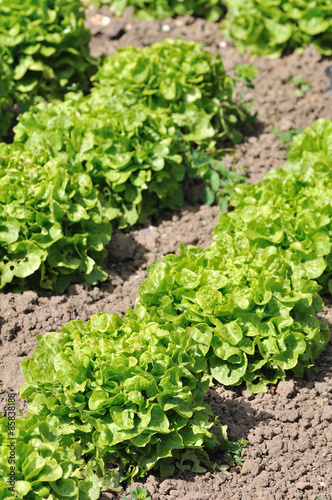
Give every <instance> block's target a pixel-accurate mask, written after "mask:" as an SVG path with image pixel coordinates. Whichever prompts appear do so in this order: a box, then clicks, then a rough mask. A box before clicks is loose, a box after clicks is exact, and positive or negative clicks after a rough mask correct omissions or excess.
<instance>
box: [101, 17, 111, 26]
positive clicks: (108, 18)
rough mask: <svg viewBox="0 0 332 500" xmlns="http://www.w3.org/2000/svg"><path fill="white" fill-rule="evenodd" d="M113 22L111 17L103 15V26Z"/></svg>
mask: <svg viewBox="0 0 332 500" xmlns="http://www.w3.org/2000/svg"><path fill="white" fill-rule="evenodd" d="M110 22H111V18H110V17H108V16H103V17H102V20H101V24H102V25H103V26H107V25H108V24H109V23H110Z"/></svg>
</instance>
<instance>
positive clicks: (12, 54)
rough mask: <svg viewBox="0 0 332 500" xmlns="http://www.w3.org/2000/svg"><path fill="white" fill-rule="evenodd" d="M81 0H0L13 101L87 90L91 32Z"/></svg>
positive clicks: (0, 30) (0, 31) (0, 41)
mask: <svg viewBox="0 0 332 500" xmlns="http://www.w3.org/2000/svg"><path fill="white" fill-rule="evenodd" d="M84 22H85V16H84V12H83V10H82V4H81V2H80V1H79V0H47V1H44V0H13V1H11V2H10V4H9V3H8V2H7V0H0V46H2V47H6V48H7V49H8V52H9V60H8V61H9V63H10V65H11V66H12V68H13V70H14V81H15V89H14V90H15V94H14V95H15V100H17V101H19V102H21V103H24V102H26V101H28V102H29V101H30V100H31V98H32V97H33V96H36V95H42V96H45V97H49V96H50V95H51V96H57V95H61V93H63V92H64V91H65V90H66V89H67V87H68V86H70V85H74V86H77V87H82V88H86V87H87V84H88V78H87V71H88V68H89V66H91V63H92V60H91V59H90V57H89V47H88V44H89V39H90V34H89V31H88V30H87V29H86V28H85V26H84Z"/></svg>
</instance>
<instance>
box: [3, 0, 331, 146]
mask: <svg viewBox="0 0 332 500" xmlns="http://www.w3.org/2000/svg"><path fill="white" fill-rule="evenodd" d="M88 4H93V5H96V6H100V5H102V4H106V5H109V6H110V7H111V9H112V10H113V12H115V14H118V15H120V14H121V13H123V11H124V9H125V8H126V7H127V6H133V7H134V8H135V15H136V16H138V17H143V18H150V19H151V18H165V17H167V16H174V15H184V14H194V15H195V16H199V17H206V18H208V19H211V20H214V21H217V20H219V19H220V18H221V17H223V16H224V14H225V13H226V14H225V18H224V20H223V21H222V24H221V28H222V31H223V32H224V34H225V35H226V36H227V37H230V38H232V39H233V40H234V42H235V44H236V46H237V47H238V48H239V50H241V51H242V52H243V51H245V50H250V51H251V52H252V54H253V55H256V56H262V55H274V56H279V55H281V54H282V53H287V52H291V51H293V50H294V49H296V48H299V49H303V48H304V47H306V46H307V45H309V43H311V42H313V43H314V45H315V47H316V48H317V50H319V51H320V52H321V53H322V54H324V55H331V54H332V48H331V46H332V43H331V41H332V5H330V3H329V2H326V1H325V0H313V1H311V2H306V1H305V0H268V1H266V0H264V1H262V0H248V1H246V2H242V0H223V1H222V2H221V1H219V0H208V1H205V0H185V1H183V0H181V1H180V0H172V1H167V0H145V1H142V0H87V1H84V2H83V3H82V2H81V0H48V1H47V2H45V1H44V0H24V1H22V0H13V1H12V2H11V3H10V5H9V4H8V2H7V0H0V111H1V112H2V118H1V123H0V136H4V135H5V134H6V131H7V129H8V126H9V124H10V122H11V119H12V116H13V115H12V113H10V112H9V111H8V110H9V109H10V108H11V106H13V105H15V106H16V107H15V111H17V110H18V109H20V110H21V111H22V110H25V109H27V107H28V106H29V104H31V103H32V102H36V101H38V100H40V99H45V98H46V99H47V100H49V99H54V98H62V96H63V95H64V94H65V93H66V92H67V91H68V90H75V91H76V90H83V91H86V90H87V89H88V88H89V77H90V76H91V75H92V74H93V73H95V72H96V69H97V65H98V61H97V60H96V59H92V58H91V57H90V56H89V40H90V32H89V30H88V29H86V28H85V8H86V6H87V5H88Z"/></svg>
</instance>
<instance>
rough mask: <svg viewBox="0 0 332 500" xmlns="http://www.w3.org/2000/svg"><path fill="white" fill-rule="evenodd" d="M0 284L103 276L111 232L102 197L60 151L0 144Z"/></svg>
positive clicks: (58, 283)
mask: <svg viewBox="0 0 332 500" xmlns="http://www.w3.org/2000/svg"><path fill="white" fill-rule="evenodd" d="M0 179H1V191H0V288H4V287H5V285H6V284H7V283H13V284H15V283H19V284H20V287H25V286H27V285H29V286H31V285H32V286H33V287H36V288H51V289H54V290H56V291H63V290H64V289H65V288H66V287H67V286H68V284H69V283H70V282H72V281H82V279H83V280H85V281H87V282H88V283H91V284H95V283H97V282H98V281H100V280H102V279H105V278H106V277H107V274H106V273H105V272H104V271H102V269H101V267H100V266H101V264H102V262H103V259H104V256H105V251H104V247H105V245H106V243H108V242H109V240H110V237H111V231H112V228H111V225H110V223H109V222H108V219H107V218H106V217H105V213H104V209H103V206H104V205H105V202H104V201H103V199H102V196H101V194H100V193H99V192H98V191H97V190H96V189H95V188H94V187H93V185H92V182H91V178H90V177H89V176H88V175H87V174H85V173H82V172H79V171H77V172H76V173H75V172H72V173H71V175H69V173H68V171H67V158H66V155H61V154H60V155H58V156H57V157H56V158H51V159H48V157H47V155H46V154H43V153H42V152H41V151H40V153H39V155H37V156H36V155H33V154H32V153H26V152H24V151H20V150H14V149H13V148H12V147H11V146H9V145H6V144H1V145H0Z"/></svg>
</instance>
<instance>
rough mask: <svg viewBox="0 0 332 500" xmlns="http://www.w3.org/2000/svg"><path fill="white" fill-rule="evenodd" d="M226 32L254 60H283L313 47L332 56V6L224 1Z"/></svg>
mask: <svg viewBox="0 0 332 500" xmlns="http://www.w3.org/2000/svg"><path fill="white" fill-rule="evenodd" d="M224 3H225V4H226V6H227V8H228V11H227V15H226V19H225V20H224V21H223V23H222V30H223V32H224V33H225V34H226V35H227V36H228V37H230V38H233V39H234V41H235V44H236V47H237V48H238V49H239V50H240V51H242V52H244V51H246V50H249V51H250V52H251V53H252V54H253V55H255V56H265V55H268V56H277V57H278V56H280V55H281V54H282V53H290V52H292V51H293V50H294V49H298V48H299V49H303V48H304V47H306V46H307V45H309V44H310V43H313V44H314V46H315V47H316V49H317V50H318V51H319V52H321V53H322V54H324V55H327V56H328V55H331V54H332V4H331V3H330V2H326V1H325V0H313V1H310V2H308V1H306V0H246V1H245V2H244V1H242V0H224Z"/></svg>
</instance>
